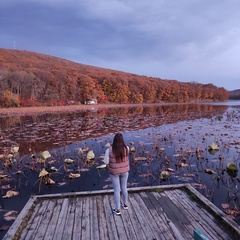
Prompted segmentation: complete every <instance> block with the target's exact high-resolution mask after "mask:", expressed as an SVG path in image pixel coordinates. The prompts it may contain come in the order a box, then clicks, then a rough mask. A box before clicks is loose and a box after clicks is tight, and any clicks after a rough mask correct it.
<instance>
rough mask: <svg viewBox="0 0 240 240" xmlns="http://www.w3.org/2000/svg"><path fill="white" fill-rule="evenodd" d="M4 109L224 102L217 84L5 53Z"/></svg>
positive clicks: (0, 60) (0, 79)
mask: <svg viewBox="0 0 240 240" xmlns="http://www.w3.org/2000/svg"><path fill="white" fill-rule="evenodd" d="M0 92H1V94H0V107H21V106H57V105H66V104H69V103H71V104H82V103H84V102H85V101H86V100H88V99H92V98H94V99H97V101H98V103H163V102H178V103H181V102H200V101H222V100H226V99H228V96H229V95H228V92H227V91H226V90H225V89H224V88H221V87H220V88H219V87H216V86H214V85H213V84H211V83H209V84H200V83H197V82H194V81H193V82H188V83H185V82H179V81H177V80H169V79H160V78H154V77H147V76H140V75H136V74H131V73H125V72H120V71H116V70H111V69H104V68H99V67H94V66H89V65H84V64H79V63H75V62H72V61H69V60H64V59H60V58H56V57H52V56H48V55H44V54H40V53H34V52H28V51H20V50H9V49H0Z"/></svg>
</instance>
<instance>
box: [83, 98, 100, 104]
mask: <svg viewBox="0 0 240 240" xmlns="http://www.w3.org/2000/svg"><path fill="white" fill-rule="evenodd" d="M84 104H97V99H96V98H90V99H87V100H86V101H85V102H84Z"/></svg>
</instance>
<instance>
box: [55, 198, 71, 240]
mask: <svg viewBox="0 0 240 240" xmlns="http://www.w3.org/2000/svg"><path fill="white" fill-rule="evenodd" d="M68 206H69V198H64V199H63V201H62V207H61V211H60V214H59V217H58V221H57V227H56V231H55V233H54V236H53V239H56V240H57V239H62V234H63V230H64V228H65V224H66V216H67V212H68Z"/></svg>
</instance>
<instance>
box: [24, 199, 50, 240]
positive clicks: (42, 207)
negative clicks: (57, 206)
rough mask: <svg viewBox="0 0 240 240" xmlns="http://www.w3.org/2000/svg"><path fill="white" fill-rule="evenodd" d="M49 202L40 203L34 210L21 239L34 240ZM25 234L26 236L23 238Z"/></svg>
mask: <svg viewBox="0 0 240 240" xmlns="http://www.w3.org/2000/svg"><path fill="white" fill-rule="evenodd" d="M48 203H49V201H48V200H47V201H43V202H42V201H40V202H39V203H38V204H37V205H36V206H35V208H34V213H33V214H32V216H31V218H30V220H29V221H28V224H29V225H28V226H29V227H28V226H27V228H26V229H24V231H23V233H22V235H21V239H34V236H35V234H36V232H37V231H38V228H39V226H40V225H41V221H42V219H43V213H44V212H45V211H46V209H47V206H48ZM25 234H26V236H24V235H25Z"/></svg>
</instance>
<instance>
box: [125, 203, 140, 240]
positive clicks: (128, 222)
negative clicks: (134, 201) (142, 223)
mask: <svg viewBox="0 0 240 240" xmlns="http://www.w3.org/2000/svg"><path fill="white" fill-rule="evenodd" d="M131 208H132V207H131V204H130V202H128V209H127V210H125V209H122V210H121V211H122V220H123V225H124V228H125V231H126V235H127V237H128V239H132V240H138V239H139V237H138V235H140V236H141V234H140V233H139V232H135V231H134V227H133V226H134V225H133V224H132V220H134V216H133V215H132V214H130V213H131ZM138 224H139V223H138Z"/></svg>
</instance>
